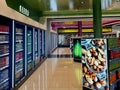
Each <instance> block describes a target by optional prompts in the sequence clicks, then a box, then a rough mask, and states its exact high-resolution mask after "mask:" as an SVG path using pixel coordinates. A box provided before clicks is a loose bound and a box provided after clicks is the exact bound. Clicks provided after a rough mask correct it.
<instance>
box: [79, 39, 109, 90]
mask: <svg viewBox="0 0 120 90" xmlns="http://www.w3.org/2000/svg"><path fill="white" fill-rule="evenodd" d="M106 42H107V41H106V39H82V40H81V46H82V67H83V70H82V71H83V87H85V88H88V89H91V90H109V80H108V71H107V70H108V69H107V68H108V66H107V43H106Z"/></svg>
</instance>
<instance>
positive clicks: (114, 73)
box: [109, 72, 117, 84]
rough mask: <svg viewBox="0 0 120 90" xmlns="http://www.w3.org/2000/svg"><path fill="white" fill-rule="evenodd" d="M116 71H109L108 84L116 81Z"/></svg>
mask: <svg viewBox="0 0 120 90" xmlns="http://www.w3.org/2000/svg"><path fill="white" fill-rule="evenodd" d="M116 79H117V78H116V72H112V73H110V79H109V80H110V84H113V83H114V82H115V81H116Z"/></svg>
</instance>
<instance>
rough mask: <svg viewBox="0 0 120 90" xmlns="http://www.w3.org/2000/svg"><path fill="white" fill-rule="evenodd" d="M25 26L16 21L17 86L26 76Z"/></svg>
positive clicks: (15, 58)
mask: <svg viewBox="0 0 120 90" xmlns="http://www.w3.org/2000/svg"><path fill="white" fill-rule="evenodd" d="M24 33H25V26H24V25H23V24H21V23H18V22H15V32H14V54H15V55H14V66H15V67H14V73H15V79H14V81H15V86H17V85H18V84H19V83H20V82H21V80H22V79H23V78H24V76H25V58H24V57H25V54H24V53H25V47H24V46H25V40H24V38H25V34H24Z"/></svg>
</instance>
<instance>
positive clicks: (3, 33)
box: [0, 32, 9, 34]
mask: <svg viewBox="0 0 120 90" xmlns="http://www.w3.org/2000/svg"><path fill="white" fill-rule="evenodd" d="M0 34H9V32H0Z"/></svg>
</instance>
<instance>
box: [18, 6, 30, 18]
mask: <svg viewBox="0 0 120 90" xmlns="http://www.w3.org/2000/svg"><path fill="white" fill-rule="evenodd" d="M19 12H21V13H22V14H24V15H26V16H29V14H30V12H29V10H28V9H26V8H25V7H23V6H22V5H20V6H19Z"/></svg>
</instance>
